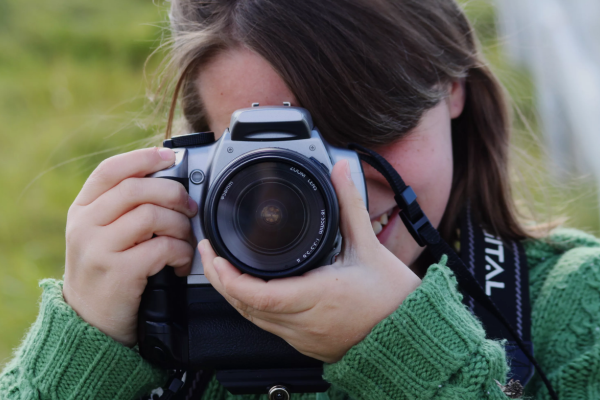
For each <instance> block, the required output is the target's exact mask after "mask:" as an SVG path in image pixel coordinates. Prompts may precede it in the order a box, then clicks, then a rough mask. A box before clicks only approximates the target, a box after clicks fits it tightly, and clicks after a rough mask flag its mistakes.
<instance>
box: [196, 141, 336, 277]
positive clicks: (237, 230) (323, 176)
mask: <svg viewBox="0 0 600 400" xmlns="http://www.w3.org/2000/svg"><path fill="white" fill-rule="evenodd" d="M204 210H205V214H204V228H205V232H206V234H207V237H208V238H209V240H210V241H211V243H212V245H213V247H214V248H215V251H216V252H217V254H219V255H221V256H222V257H225V258H227V259H228V260H229V261H230V262H231V263H232V264H233V265H234V266H236V267H237V268H239V269H240V270H241V271H243V272H246V273H249V274H252V275H255V276H259V277H261V278H264V279H270V278H278V277H284V276H291V275H298V274H301V273H303V272H305V271H307V270H309V269H311V268H314V267H316V266H318V262H319V261H321V260H322V259H323V257H324V256H325V255H327V254H329V253H330V252H331V250H332V248H333V243H334V242H335V239H336V237H337V232H338V223H339V209H338V202H337V197H336V196H335V191H334V189H333V186H332V185H331V181H330V178H329V172H328V170H327V169H326V168H325V167H324V166H323V165H322V164H320V163H319V162H318V161H316V160H315V159H310V158H307V157H305V156H303V155H301V154H300V153H297V152H294V151H291V150H287V149H276V148H263V149H259V150H256V151H253V152H249V153H246V154H244V155H243V156H241V157H239V158H238V159H236V160H234V161H233V162H232V163H231V164H230V165H228V166H227V167H226V168H225V169H224V170H223V172H222V173H221V174H220V175H219V177H217V179H216V181H215V182H214V184H213V185H211V187H210V189H209V193H208V195H207V198H206V205H205V208H204Z"/></svg>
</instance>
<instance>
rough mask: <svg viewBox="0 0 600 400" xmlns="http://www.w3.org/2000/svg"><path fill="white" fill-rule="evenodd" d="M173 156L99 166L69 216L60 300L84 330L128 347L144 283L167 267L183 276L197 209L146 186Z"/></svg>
mask: <svg viewBox="0 0 600 400" xmlns="http://www.w3.org/2000/svg"><path fill="white" fill-rule="evenodd" d="M174 162H175V153H174V152H173V151H172V150H170V149H166V148H151V149H143V150H136V151H132V152H130V153H126V154H121V155H118V156H114V157H111V158H109V159H107V160H105V161H103V162H102V163H101V164H100V165H99V166H98V168H96V170H95V171H94V172H93V173H92V174H91V175H90V177H89V178H88V180H87V181H86V183H85V184H84V186H83V188H82V189H81V192H80V193H79V195H78V196H77V198H76V199H75V201H74V202H73V205H72V206H71V208H70V209H69V213H68V216H67V229H66V242H67V251H66V266H65V277H64V287H63V296H64V298H65V301H66V302H67V303H68V304H69V305H70V306H71V307H72V308H73V309H74V310H75V311H76V312H77V314H79V316H80V317H81V318H83V319H84V320H85V321H86V322H87V323H89V324H91V325H93V326H95V327H96V328H98V329H99V330H100V331H102V332H104V333H105V334H107V335H108V336H110V337H112V338H113V339H115V340H116V341H118V342H121V343H123V344H124V345H126V346H133V345H134V344H135V343H136V342H137V332H136V331H137V313H138V308H139V305H140V299H141V296H142V293H143V292H144V288H145V287H146V282H147V279H148V277H149V276H152V275H154V274H156V273H158V272H159V271H160V270H162V269H163V268H164V267H165V265H170V266H172V267H174V268H175V273H176V274H177V275H178V276H185V275H187V274H189V270H190V267H191V262H192V257H193V254H194V247H193V244H195V243H193V241H192V238H193V235H192V233H191V227H190V221H189V218H191V217H193V216H194V215H195V214H196V213H197V211H198V206H197V204H196V203H195V202H194V200H192V199H191V198H190V197H189V196H188V194H187V192H186V191H185V188H184V187H183V185H181V184H180V183H178V182H175V181H172V180H168V179H157V178H144V177H145V176H146V175H148V174H151V173H153V172H156V171H160V170H162V169H165V168H168V167H169V166H171V165H172V164H173V163H174Z"/></svg>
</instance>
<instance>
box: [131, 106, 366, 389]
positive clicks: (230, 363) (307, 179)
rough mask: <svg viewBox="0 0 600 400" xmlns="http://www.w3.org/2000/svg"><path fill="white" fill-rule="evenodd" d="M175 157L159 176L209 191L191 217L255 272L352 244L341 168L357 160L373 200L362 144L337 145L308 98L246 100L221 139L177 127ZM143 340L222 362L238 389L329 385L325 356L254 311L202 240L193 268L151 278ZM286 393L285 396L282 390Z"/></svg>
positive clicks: (329, 256) (161, 361)
mask: <svg viewBox="0 0 600 400" xmlns="http://www.w3.org/2000/svg"><path fill="white" fill-rule="evenodd" d="M163 145H164V147H170V148H172V149H173V150H174V151H175V153H176V162H175V164H174V165H172V166H171V167H170V168H167V169H165V170H162V171H159V172H157V173H155V174H153V175H151V177H158V178H165V179H172V180H175V181H178V182H180V183H181V184H183V185H184V186H185V188H186V190H187V191H188V193H189V195H190V196H191V197H192V198H193V199H194V200H195V201H196V202H197V203H198V205H199V211H198V214H197V215H196V216H195V217H194V218H192V220H191V225H192V229H193V233H194V235H195V238H196V241H197V242H199V241H200V240H202V239H204V238H207V239H209V240H210V243H211V244H212V246H213V248H214V250H215V251H216V253H217V254H218V255H219V256H221V257H224V258H226V259H227V260H229V261H230V262H231V263H232V264H233V265H234V266H235V267H236V268H238V269H239V270H240V271H242V272H244V273H248V274H251V275H254V276H256V277H259V278H262V279H265V280H268V279H274V278H285V277H289V276H294V275H300V274H303V273H304V272H306V271H308V270H310V269H313V268H317V267H320V266H323V265H329V264H331V263H333V262H334V261H335V257H336V256H337V255H338V254H339V252H340V249H341V246H342V238H341V235H340V231H339V207H338V201H337V197H336V194H335V191H334V188H333V186H332V184H331V180H330V173H331V170H332V168H333V165H334V164H335V163H336V162H338V161H340V160H344V159H345V160H348V161H349V163H350V169H351V174H352V179H353V181H354V184H355V185H356V187H357V188H358V190H359V192H360V193H361V195H362V197H363V200H364V201H365V204H367V191H366V184H365V180H364V175H363V171H362V167H361V163H360V160H359V158H358V155H357V153H356V152H354V151H351V150H347V149H343V148H339V147H334V146H331V145H329V144H328V143H327V142H326V141H325V140H324V139H323V138H322V136H321V134H320V133H319V131H318V129H317V128H316V127H315V126H314V125H313V121H312V118H311V116H310V113H309V112H308V111H307V110H305V109H303V108H299V107H291V106H290V105H289V103H284V105H283V106H268V107H260V106H259V105H258V104H253V105H252V107H251V108H245V109H241V110H237V111H236V112H234V113H233V115H232V117H231V122H230V125H229V128H228V129H226V130H225V132H224V133H223V135H222V136H221V138H220V139H219V140H217V141H215V138H214V134H213V133H212V132H202V133H193V134H189V135H183V136H176V137H173V138H171V139H167V140H165V141H164V143H163ZM138 335H139V348H140V353H141V354H142V356H143V357H145V358H146V359H148V360H150V361H151V362H153V363H155V364H157V365H160V366H162V367H164V368H169V369H178V370H197V369H203V370H212V371H216V372H217V379H219V381H220V382H221V384H223V385H224V386H225V387H226V388H227V389H228V390H229V391H230V392H231V393H234V394H236V393H267V392H268V391H269V390H272V389H273V388H274V387H285V388H288V389H287V390H289V391H291V392H314V391H323V390H325V389H326V387H327V384H326V383H325V382H324V381H322V379H321V375H322V362H320V361H318V360H315V359H312V358H309V357H307V356H304V355H302V354H300V353H299V352H297V351H296V350H295V349H293V348H292V347H291V346H290V345H288V344H287V343H286V342H285V341H284V340H282V339H281V338H279V337H277V336H275V335H273V334H271V333H268V332H266V331H263V330H262V329H260V328H258V327H257V326H255V325H254V324H252V323H250V322H249V321H247V320H246V319H245V318H243V317H242V316H241V315H239V313H238V312H237V311H236V310H235V309H234V308H233V307H232V306H230V305H229V304H228V303H227V302H226V301H225V299H224V298H223V297H222V296H221V295H220V294H219V293H218V292H217V291H216V290H215V289H214V288H213V287H212V286H211V285H210V282H209V281H208V280H207V279H206V277H205V276H204V270H203V267H202V262H201V258H200V255H199V254H198V252H197V250H196V254H195V256H194V260H193V266H192V270H191V274H190V275H189V276H187V277H185V278H178V277H177V276H175V274H174V273H173V270H172V268H170V267H166V268H165V269H163V270H162V271H161V272H160V273H159V274H157V275H155V276H153V277H151V278H149V280H148V285H147V287H146V290H145V292H144V294H143V296H142V302H141V305H140V311H139V325H138ZM275 398H279V397H275Z"/></svg>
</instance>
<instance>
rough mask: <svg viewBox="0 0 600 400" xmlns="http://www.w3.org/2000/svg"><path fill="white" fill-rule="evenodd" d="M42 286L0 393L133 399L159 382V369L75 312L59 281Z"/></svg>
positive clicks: (161, 378)
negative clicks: (34, 312)
mask: <svg viewBox="0 0 600 400" xmlns="http://www.w3.org/2000/svg"><path fill="white" fill-rule="evenodd" d="M41 286H42V287H43V288H44V294H43V296H42V303H41V305H40V313H39V315H38V318H37V320H36V322H35V323H34V324H33V326H32V327H31V329H30V331H29V332H28V334H27V336H26V338H25V340H24V341H23V343H22V345H21V347H20V348H19V349H18V351H17V353H16V356H15V358H14V359H13V360H12V361H10V362H9V364H8V365H7V366H6V368H5V369H4V371H3V372H2V374H1V375H0V397H1V398H3V399H19V400H25V399H38V398H39V399H53V400H54V399H56V400H58V399H75V398H76V399H88V398H89V399H119V400H120V399H123V400H132V399H136V398H137V397H139V396H140V395H142V394H144V393H146V392H148V391H149V390H151V389H152V388H155V387H158V386H160V385H162V384H164V382H165V378H166V375H165V373H164V372H163V371H161V370H159V369H156V368H154V367H152V366H151V365H150V364H149V363H147V362H146V361H144V360H143V359H142V358H141V357H140V355H139V354H138V353H137V352H136V351H135V350H133V349H130V348H127V347H125V346H123V345H121V344H119V343H117V342H115V341H114V340H112V339H111V338H109V337H107V336H106V335H104V334H103V333H102V332H100V331H98V330H97V329H96V328H94V327H92V326H90V325H89V324H87V323H85V322H84V321H83V320H82V319H81V318H79V317H78V316H77V314H76V313H75V312H74V311H73V310H72V309H71V308H70V307H69V306H68V305H67V304H66V303H65V302H64V300H63V298H62V285H61V284H60V283H59V282H57V281H53V280H46V281H43V282H42V284H41Z"/></svg>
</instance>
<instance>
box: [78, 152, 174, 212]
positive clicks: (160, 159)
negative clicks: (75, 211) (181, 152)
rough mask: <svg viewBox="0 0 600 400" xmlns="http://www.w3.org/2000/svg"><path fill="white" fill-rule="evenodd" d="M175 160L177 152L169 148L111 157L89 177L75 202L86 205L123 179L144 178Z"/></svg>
mask: <svg viewBox="0 0 600 400" xmlns="http://www.w3.org/2000/svg"><path fill="white" fill-rule="evenodd" d="M174 162H175V152H174V151H173V150H171V149H167V148H156V147H155V148H151V149H142V150H135V151H132V152H129V153H125V154H119V155H116V156H114V157H110V158H108V159H106V160H104V161H102V162H101V163H100V165H99V166H98V167H97V168H96V169H95V170H94V172H92V174H91V175H90V177H89V178H88V179H87V181H86V182H85V184H84V185H83V188H82V189H81V192H79V195H78V196H77V198H76V199H75V204H77V205H80V206H85V205H88V204H90V203H91V202H92V201H94V200H95V199H96V198H98V196H100V195H101V194H102V193H104V192H106V191H107V190H109V189H110V188H112V187H115V186H116V185H117V184H118V183H119V182H121V181H122V180H123V179H126V178H130V177H138V178H142V177H144V176H146V175H149V174H151V173H153V172H157V171H160V170H162V169H165V168H167V167H169V166H171V165H173V163H174Z"/></svg>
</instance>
